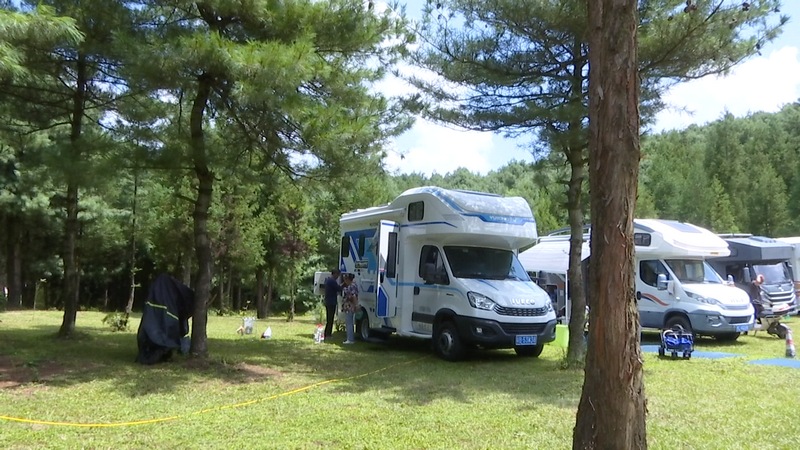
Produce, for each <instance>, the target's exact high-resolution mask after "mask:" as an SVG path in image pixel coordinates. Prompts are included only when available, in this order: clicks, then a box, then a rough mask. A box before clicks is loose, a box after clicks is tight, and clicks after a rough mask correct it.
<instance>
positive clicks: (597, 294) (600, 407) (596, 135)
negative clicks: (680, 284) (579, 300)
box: [573, 0, 647, 449]
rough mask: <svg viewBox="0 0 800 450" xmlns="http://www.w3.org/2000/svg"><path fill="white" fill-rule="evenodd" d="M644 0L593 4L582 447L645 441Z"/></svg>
mask: <svg viewBox="0 0 800 450" xmlns="http://www.w3.org/2000/svg"><path fill="white" fill-rule="evenodd" d="M636 6H637V1H636V0H594V1H590V2H589V3H588V7H589V62H590V73H589V134H590V137H589V160H590V164H589V183H590V199H591V212H592V237H591V247H592V270H591V272H590V274H589V277H590V280H589V281H590V287H591V292H592V305H591V307H592V311H591V323H590V325H589V348H588V352H587V356H586V369H585V377H584V382H583V392H582V394H581V400H580V404H579V405H578V414H577V418H576V424H575V430H574V434H573V448H575V449H643V448H647V438H646V427H645V414H646V406H645V394H644V382H643V379H642V355H641V349H640V345H639V332H640V327H639V313H638V310H637V308H636V302H635V300H634V278H633V273H634V267H633V253H634V246H633V214H634V206H635V204H636V189H637V181H638V174H639V158H640V151H639V111H638V107H639V83H638V79H637V56H636V26H637V23H638V18H637V11H636Z"/></svg>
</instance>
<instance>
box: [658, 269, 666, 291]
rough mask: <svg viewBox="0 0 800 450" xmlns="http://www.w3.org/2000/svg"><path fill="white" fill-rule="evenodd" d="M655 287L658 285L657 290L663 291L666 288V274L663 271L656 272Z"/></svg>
mask: <svg viewBox="0 0 800 450" xmlns="http://www.w3.org/2000/svg"><path fill="white" fill-rule="evenodd" d="M656 287H658V290H659V291H663V290H665V289H667V276H666V275H664V274H663V273H660V274H658V280H657V281H656Z"/></svg>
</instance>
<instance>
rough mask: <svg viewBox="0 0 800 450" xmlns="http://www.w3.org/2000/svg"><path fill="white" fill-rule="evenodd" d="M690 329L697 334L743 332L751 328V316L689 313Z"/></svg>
mask: <svg viewBox="0 0 800 450" xmlns="http://www.w3.org/2000/svg"><path fill="white" fill-rule="evenodd" d="M689 320H690V321H691V322H692V330H693V331H694V332H695V333H697V334H705V335H712V336H713V335H716V334H727V333H743V332H746V331H750V330H752V329H753V326H754V324H755V320H754V319H753V316H752V315H751V316H744V317H742V316H736V317H731V316H725V315H720V314H714V313H695V314H689Z"/></svg>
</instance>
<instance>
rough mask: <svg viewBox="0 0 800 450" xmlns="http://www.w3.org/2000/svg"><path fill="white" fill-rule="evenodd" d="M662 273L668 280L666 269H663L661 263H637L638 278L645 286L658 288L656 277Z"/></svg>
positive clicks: (656, 261) (651, 261)
mask: <svg viewBox="0 0 800 450" xmlns="http://www.w3.org/2000/svg"><path fill="white" fill-rule="evenodd" d="M662 273H663V274H664V275H666V276H667V279H668V280H669V273H668V272H667V268H666V267H664V264H661V261H658V260H655V259H651V260H647V261H641V262H639V278H641V279H642V281H644V282H645V284H647V285H650V286H653V287H658V275H659V274H662Z"/></svg>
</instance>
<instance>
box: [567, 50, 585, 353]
mask: <svg viewBox="0 0 800 450" xmlns="http://www.w3.org/2000/svg"><path fill="white" fill-rule="evenodd" d="M583 52H584V49H583V39H575V41H574V42H573V45H572V59H573V60H574V61H575V64H574V66H573V68H572V74H571V85H570V103H571V104H573V105H574V106H575V107H576V108H578V107H580V105H582V104H583V99H584V98H585V96H584V90H583V80H584V73H583V71H584V68H585V67H586V60H585V59H584V54H583ZM566 138H567V142H568V144H567V148H566V149H565V151H564V154H565V155H566V157H567V161H568V162H569V167H570V178H569V183H568V188H567V211H568V217H569V229H570V241H569V266H568V267H569V270H568V271H567V274H568V280H567V283H568V286H569V296H570V298H569V301H570V304H571V308H570V322H569V346H568V349H567V365H568V366H570V367H583V365H584V363H585V358H586V341H585V340H584V338H583V330H584V324H585V323H586V290H585V289H584V285H583V283H584V279H583V270H582V267H581V262H582V260H581V250H582V249H583V219H584V216H583V183H584V180H585V179H586V144H585V142H586V134H585V130H584V128H583V124H582V123H581V121H580V120H578V121H573V122H570V123H569V125H568V131H567V136H566Z"/></svg>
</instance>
